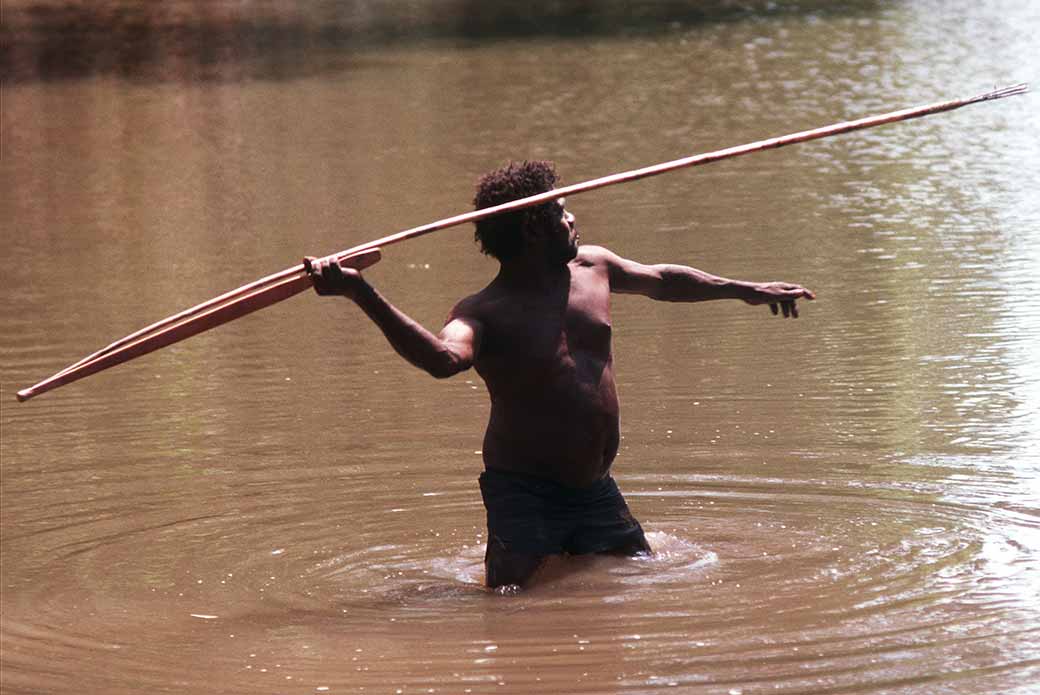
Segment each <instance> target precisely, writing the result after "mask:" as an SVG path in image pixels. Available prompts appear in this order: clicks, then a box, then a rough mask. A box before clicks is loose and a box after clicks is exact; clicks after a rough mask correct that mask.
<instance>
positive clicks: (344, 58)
mask: <svg viewBox="0 0 1040 695" xmlns="http://www.w3.org/2000/svg"><path fill="white" fill-rule="evenodd" d="M955 5H956V7H955V8H951V6H950V5H949V3H938V2H932V1H930V0H924V1H923V2H917V3H912V4H911V3H899V2H876V3H866V2H864V3H838V4H833V5H831V4H829V7H831V8H832V9H827V8H824V7H823V6H822V5H821V4H817V3H801V4H798V5H792V4H789V3H780V4H778V5H777V6H776V7H772V6H764V5H763V6H758V5H755V4H740V3H718V4H711V5H700V4H698V5H696V6H695V7H694V6H693V5H691V6H690V7H687V6H686V4H679V3H646V4H636V5H632V6H630V5H626V6H625V8H622V7H621V6H620V5H618V4H614V3H603V4H599V5H597V7H596V9H595V11H590V13H589V14H586V13H584V12H580V13H579V12H577V10H576V9H575V7H576V6H575V5H571V4H568V3H554V4H552V5H548V4H545V5H543V4H538V3H536V4H534V5H531V6H530V9H527V7H528V6H526V5H525V6H523V7H521V6H519V5H515V6H505V8H504V9H496V10H494V11H491V10H488V9H487V8H484V7H483V6H481V7H480V8H474V7H472V6H469V5H466V4H464V3H461V2H460V3H457V4H452V5H450V7H448V8H445V6H443V5H438V6H437V8H434V7H433V6H432V5H429V6H428V5H426V4H422V3H403V4H393V5H390V4H387V5H386V6H385V7H384V6H382V5H378V6H377V5H374V4H366V3H351V4H349V5H348V4H341V3H322V2H317V3H310V4H299V5H292V6H290V5H286V4H283V3H205V4H200V3H181V2H178V3H161V4H155V3H152V4H142V5H138V4H133V6H132V7H131V6H130V4H125V5H124V4H121V3H104V4H95V5H83V4H71V3H44V2H37V3H34V4H30V3H26V2H19V3H5V7H4V29H3V32H4V48H3V51H4V53H3V56H4V57H3V66H4V68H3V69H4V71H5V79H4V92H3V100H2V111H3V113H2V116H3V118H2V124H0V128H2V132H0V137H2V143H3V169H2V172H3V185H2V186H0V213H2V218H3V219H4V220H5V224H4V227H3V232H2V235H3V237H2V241H3V248H4V264H3V267H4V283H3V289H2V292H3V301H2V302H0V326H2V330H0V369H2V378H0V382H2V384H0V418H2V438H0V446H2V450H0V453H2V460H3V470H2V477H0V494H2V504H0V522H2V526H3V535H2V539H0V548H2V553H3V562H2V564H0V584H2V588H3V594H2V599H0V600H2V608H3V610H2V622H0V640H2V660H3V666H2V667H3V690H4V693H5V694H6V693H8V692H10V693H39V692H46V693H84V692H87V693H106V694H108V693H139V692H143V691H156V692H191V693H216V692H220V693H315V692H329V693H341V692H373V691H375V692H387V691H390V692H394V691H400V692H420V691H421V692H429V691H431V690H433V691H437V692H492V691H493V692H496V693H502V692H564V691H567V692H570V691H576V692H633V693H649V692H656V691H659V690H669V689H670V690H672V691H676V692H689V693H705V694H707V693H745V694H747V695H750V694H751V693H766V692H769V693H773V692H792V693H795V692H796V693H808V692H812V693H838V692H842V693H845V692H862V693H890V692H914V693H933V692H943V693H972V694H982V693H991V692H1002V693H1014V694H1018V695H1024V694H1025V693H1032V692H1035V689H1036V683H1037V682H1040V630H1038V628H1037V625H1040V611H1038V610H1037V607H1036V606H1037V604H1038V602H1037V597H1038V595H1040V562H1038V560H1040V502H1038V500H1040V487H1038V481H1040V458H1038V456H1037V453H1036V452H1037V450H1038V447H1040V438H1038V434H1037V429H1036V427H1035V423H1036V421H1037V419H1038V417H1040V375H1038V373H1037V370H1036V364H1037V358H1038V354H1037V347H1036V346H1037V345H1040V310H1038V309H1037V307H1038V306H1040V305H1038V304H1037V302H1036V301H1035V297H1034V296H1033V290H1032V287H1033V285H1034V284H1035V283H1033V277H1034V276H1035V274H1036V269H1037V268H1038V267H1040V234H1038V231H1037V230H1040V198H1037V196H1036V194H1035V192H1036V190H1037V189H1038V188H1040V178H1038V177H1040V166H1038V163H1040V117H1038V111H1037V109H1036V108H1035V97H1034V96H1027V97H1024V98H1017V99H1013V100H1006V101H1005V102H998V103H997V104H991V105H984V106H978V107H972V108H970V109H964V110H961V111H958V112H955V113H952V114H947V115H944V116H939V117H934V118H930V119H925V120H922V121H917V122H915V123H913V124H902V125H898V126H892V127H888V128H883V129H877V130H871V131H866V132H863V133H861V134H859V135H855V136H850V137H847V138H837V139H833V140H826V141H821V142H818V143H815V144H813V145H807V146H803V147H800V148H792V149H788V150H781V151H777V152H772V153H767V154H762V155H757V156H756V157H757V158H755V157H752V158H744V159H740V160H734V161H731V162H727V163H720V164H718V165H712V167H705V168H703V169H700V170H697V171H695V172H687V173H680V174H675V175H672V176H669V177H661V178H658V179H655V180H654V181H653V182H652V183H649V182H644V183H639V184H633V185H631V186H626V187H620V188H616V189H611V193H610V194H603V193H600V194H596V195H592V194H589V195H588V196H587V197H586V196H581V197H576V198H575V199H574V200H571V201H569V207H570V208H572V209H573V211H574V212H575V213H576V214H577V215H578V223H579V226H580V228H581V230H582V237H583V239H587V240H589V242H590V243H604V244H607V245H609V246H611V247H612V248H614V249H615V250H617V251H618V252H620V253H622V254H625V255H628V256H631V257H634V258H637V259H640V260H645V261H665V260H667V261H684V262H688V263H692V264H694V265H698V266H700V267H704V268H705V269H708V270H713V271H715V272H718V273H721V274H726V275H730V276H739V277H749V278H755V279H774V278H777V279H781V278H782V279H790V280H793V281H798V282H804V283H805V284H807V285H808V286H810V287H812V288H813V289H815V290H817V291H818V292H819V297H820V299H819V300H818V301H817V302H815V303H813V304H811V305H808V306H806V307H805V309H804V311H803V317H802V318H801V319H799V321H797V322H794V321H788V322H784V321H777V320H770V317H769V316H768V313H767V312H758V311H755V310H753V309H751V308H748V307H744V306H736V305H727V304H725V303H717V304H711V303H709V304H704V305H696V306H682V305H673V304H660V303H652V302H649V301H641V300H639V299H637V298H632V297H618V298H616V301H615V303H614V306H613V312H614V316H613V319H614V321H613V323H614V329H615V334H616V352H617V354H616V357H617V363H618V380H619V386H620V389H621V396H622V399H623V405H622V411H623V421H622V430H623V436H624V439H623V441H622V447H621V454H620V456H619V459H618V462H617V465H616V475H617V478H618V480H619V484H620V485H621V486H622V488H623V489H624V490H625V492H626V496H627V498H628V500H629V503H630V505H631V507H632V509H633V511H634V512H635V514H636V515H637V516H638V517H639V518H640V519H641V520H642V521H643V523H644V526H645V527H646V528H647V531H648V533H649V537H650V540H651V541H652V543H653V545H654V547H655V548H656V550H657V554H656V555H655V556H654V557H652V558H645V559H637V560H617V559H602V558H600V559H592V560H590V559H587V558H570V559H568V560H566V561H561V562H559V563H556V564H555V565H554V566H553V567H550V568H549V570H548V572H547V575H546V576H545V577H544V580H545V581H544V583H543V584H542V585H541V586H540V587H538V588H536V589H534V590H532V591H530V592H526V593H523V594H519V595H514V596H496V595H493V594H491V593H489V592H487V591H485V590H484V589H483V588H482V586H481V584H482V580H483V571H482V566H481V564H482V555H483V541H484V533H485V531H484V518H483V510H482V507H481V504H480V497H479V492H478V490H477V486H476V477H477V474H478V472H479V467H480V456H479V454H478V453H477V450H478V449H479V447H480V438H481V433H482V427H483V425H484V420H485V418H486V417H487V403H486V396H485V393H484V390H483V387H482V386H481V384H480V383H479V380H478V379H477V377H476V376H475V375H461V376H460V377H457V378H455V379H451V380H448V381H444V382H433V381H432V380H429V379H428V378H426V377H425V376H423V375H421V374H418V373H416V372H415V371H414V370H412V369H411V368H409V367H408V366H407V365H405V364H403V363H402V361H401V360H399V358H397V357H396V355H394V354H392V352H391V351H390V350H389V349H388V348H387V346H386V344H385V341H384V340H383V338H382V337H381V336H380V335H379V334H378V332H377V331H375V329H373V328H372V327H371V326H369V325H368V324H367V323H366V322H364V321H363V320H361V318H360V317H359V315H358V314H357V312H355V311H353V310H352V309H351V308H350V307H349V306H346V305H344V303H337V302H335V301H319V300H317V299H314V298H313V297H311V296H309V295H307V296H303V297H299V298H297V299H294V300H292V301H290V302H286V303H285V304H283V305H279V306H278V307H275V308H272V309H269V310H266V311H264V312H260V313H259V314H257V315H255V316H251V317H249V318H247V319H243V320H241V321H237V322H235V323H233V324H230V325H228V326H225V327H223V328H221V329H220V330H219V331H214V332H212V333H210V334H206V335H203V336H199V337H198V338H194V339H192V340H191V341H187V342H185V343H182V344H180V345H177V346H175V347H174V348H171V349H168V350H163V351H161V352H159V353H156V354H154V355H151V356H148V357H146V358H142V359H141V360H138V361H135V362H134V363H132V364H128V365H124V366H122V367H119V368H117V369H114V370H111V371H109V372H106V373H104V374H100V375H96V376H94V377H91V378H89V379H86V380H84V381H82V382H79V383H77V384H73V385H70V386H68V387H65V388H63V389H61V390H60V391H56V392H54V393H51V394H47V395H45V396H42V397H41V398H39V399H36V400H33V401H31V402H29V403H26V404H22V405H18V404H15V403H14V398H13V394H14V391H15V390H16V389H17V388H20V387H22V386H25V385H27V384H29V383H32V382H34V381H36V380H38V379H39V378H40V377H42V376H44V375H46V374H49V373H52V372H53V371H54V370H55V369H58V368H60V367H61V366H62V365H64V364H67V363H69V362H70V361H73V360H75V359H77V358H79V357H80V356H82V355H83V354H86V353H87V352H89V351H90V350H93V349H95V348H97V347H99V346H101V345H104V344H107V343H108V342H110V341H111V340H112V339H114V338H116V337H118V336H119V335H122V334H125V333H127V332H129V331H131V330H134V329H136V328H139V327H140V326H141V325H144V324H146V323H148V322H150V321H152V320H155V319H157V318H159V317H161V316H164V315H167V314H170V313H172V312H174V311H177V310H179V309H182V308H184V307H185V306H188V305H190V304H193V303H195V302H198V301H201V300H203V299H206V298H207V297H210V296H213V295H216V294H218V293H220V292H222V291H225V290H227V289H229V288H231V287H234V286H237V285H239V284H241V283H243V282H246V281H249V280H252V279H254V278H255V277H259V276H261V275H264V274H267V273H269V272H272V271H275V270H278V269H280V268H283V267H286V266H288V265H291V264H293V263H295V262H296V261H297V260H298V258H299V257H300V256H302V255H303V254H306V253H328V252H331V251H334V250H338V249H342V248H346V247H348V246H350V245H351V244H353V243H357V242H360V241H364V240H367V239H371V238H375V237H377V236H381V235H383V234H386V233H390V232H393V231H395V230H397V229H401V228H406V227H409V226H413V225H415V224H419V223H422V222H425V221H429V220H431V219H435V218H439V217H442V216H445V215H447V214H451V213H454V212H458V211H460V210H462V209H464V208H465V207H466V204H467V201H468V200H469V199H470V198H471V195H472V191H471V186H472V182H473V180H474V179H475V177H476V176H477V175H478V174H479V173H481V172H482V171H484V170H487V169H488V168H490V167H492V166H495V165H497V164H500V163H501V162H502V161H503V160H505V159H507V158H510V157H523V156H527V157H549V158H553V159H556V160H557V162H558V164H559V168H560V170H561V172H562V173H563V175H564V177H565V178H566V182H575V181H579V180H583V179H586V178H591V177H593V176H597V175H602V174H605V173H608V172H611V171H617V170H622V169H628V168H632V167H634V166H638V165H643V164H648V163H651V162H656V161H662V160H665V159H671V158H674V157H676V156H680V155H682V154H688V153H692V152H696V151H705V150H709V149H716V148H718V147H722V146H726V145H733V144H738V143H740V142H747V141H751V140H756V139H760V138H762V137H765V136H768V135H775V134H780V133H784V132H790V131H794V130H798V129H802V128H806V127H811V126H816V125H822V124H824V123H827V122H832V121H837V120H842V119H845V118H849V117H853V116H857V115H865V114H867V113H871V112H877V111H883V110H889V109H892V108H896V107H899V106H906V105H912V104H917V103H922V102H928V101H932V100H935V99H938V98H942V97H944V96H954V95H961V94H964V93H971V92H976V91H981V90H983V89H985V88H987V87H989V86H991V85H993V84H1000V83H1008V82H1015V81H1019V80H1021V79H1028V78H1029V75H1030V74H1036V73H1037V68H1038V67H1040V65H1038V63H1037V56H1036V52H1035V46H1034V43H1035V35H1036V30H1037V29H1038V28H1040V17H1038V15H1037V9H1036V7H1035V6H1034V5H1035V3H1031V2H1028V0H998V1H997V2H994V3H986V4H985V6H978V4H972V3H967V2H963V3H955ZM88 7H89V8H90V9H89V10H88V9H86V8H88ZM463 7H465V8H466V11H465V12H463V11H462V10H461V9H459V8H463ZM629 7H633V8H635V9H633V10H632V12H634V13H635V16H634V17H633V18H631V19H630V18H629V17H628V15H627V14H626V13H627V12H628V11H629V10H628V9H626V8H629ZM705 7H707V8H708V9H704V8H705ZM691 8H692V9H691ZM370 9H371V10H372V14H371V15H368V14H365V12H367V11H368V10H370ZM435 9H436V11H435ZM375 10H378V12H377V11H375ZM441 10H443V12H442V11H441ZM449 10H450V11H449ZM701 11H703V13H704V15H703V17H701V20H700V21H697V17H698V14H697V13H698V12H701ZM185 12H187V13H188V14H187V15H185V14H184V13H185ZM395 13H399V14H400V15H401V16H405V17H408V18H410V19H408V20H407V21H405V20H401V21H400V22H398V20H397V19H396V18H397V17H398V14H395ZM509 13H528V14H527V15H525V16H530V17H534V18H535V19H537V21H532V22H531V23H529V24H524V23H523V22H520V21H519V20H517V22H516V23H515V26H512V27H511V31H512V33H513V34H514V35H513V36H512V37H510V38H509V39H508V40H505V39H503V37H502V36H501V35H498V36H495V37H493V39H492V38H491V37H490V36H489V35H488V40H470V39H471V38H472V36H471V35H470V33H468V32H469V29H467V27H469V28H472V27H477V29H476V30H474V31H473V34H474V35H484V34H482V32H483V31H484V30H483V29H480V27H481V26H483V25H482V23H485V22H486V23H488V24H489V25H495V26H498V25H499V24H501V23H502V21H503V18H510V22H508V23H512V19H511V15H510V14H509ZM571 13H573V14H571ZM153 15H155V16H153ZM470 15H472V16H470ZM183 17H190V18H191V21H187V20H185V19H183ZM381 17H382V18H384V19H385V18H394V19H393V22H391V21H390V19H386V22H387V28H384V29H379V28H378V27H379V26H380V25H379V21H382V20H380V19H379V18H381ZM676 17H679V19H678V20H676V19H675V18H676ZM146 20H147V21H146ZM409 22H411V23H409ZM676 22H678V23H676ZM142 24H146V25H148V27H150V28H149V29H148V31H143V30H141V31H139V29H138V28H139V26H140V25H142ZM29 25H31V27H32V28H26V27H27V26H29ZM534 25H538V27H539V29H537V30H536V29H534V28H532V27H533V26H534ZM211 26H212V27H217V28H216V29H213V30H212V31H210V30H209V29H205V27H211ZM330 26H331V27H333V28H332V29H328V30H326V29H324V28H322V27H330ZM54 27H59V28H61V30H60V31H57V30H55V33H53V34H52V33H51V32H52V30H53V29H54ZM62 27H64V28H62ZM103 27H106V28H108V32H107V34H110V35H106V31H105V29H103ZM171 27H172V28H171ZM177 27H180V28H177ZM372 27H376V28H375V29H372ZM395 27H396V28H395ZM525 27H526V28H525ZM568 27H570V29H568ZM149 32H151V33H149ZM207 32H210V33H207ZM323 32H325V33H323ZM394 32H396V33H394ZM12 36H14V37H15V39H16V40H13V41H8V38H9V37H12ZM70 36H71V37H72V40H70ZM362 36H363V37H365V40H360V39H359V43H358V44H355V43H354V39H355V38H356V37H362ZM546 36H549V37H550V39H549V40H546V38H545V37H546ZM52 37H60V40H59V38H52ZM431 38H432V39H434V40H429V39H431ZM390 39H392V40H390ZM366 41H367V43H366ZM124 45H125V46H126V48H121V47H120V46H124ZM8 77H10V78H11V79H8ZM54 78H62V79H54ZM64 78H77V79H64ZM492 271H493V268H492V265H491V264H490V262H488V261H487V260H486V259H483V258H481V257H480V255H479V254H478V253H477V252H476V250H475V249H474V247H473V245H472V242H471V239H470V233H469V230H459V231H456V232H444V233H443V234H441V235H435V236H434V237H427V238H425V239H422V240H417V241H415V242H412V243H410V244H405V245H400V246H395V247H393V249H392V250H389V252H388V253H387V256H386V259H385V260H384V261H383V263H381V264H380V265H378V266H376V267H374V268H372V269H371V270H370V271H367V273H366V274H367V275H368V277H370V278H371V279H372V280H373V282H375V283H376V284H377V285H378V286H379V287H380V288H381V289H382V290H383V291H384V292H385V293H386V294H387V295H388V296H389V297H391V298H392V299H394V300H396V301H398V302H399V303H400V304H401V305H402V307H403V308H405V309H406V310H408V311H409V312H411V313H412V314H413V315H415V316H416V317H417V318H418V319H420V320H421V321H422V322H423V323H425V324H426V325H427V326H430V327H434V326H436V325H438V323H439V322H440V321H441V320H442V319H443V317H444V315H445V313H446V311H447V310H448V309H449V308H450V306H451V305H452V304H453V302H454V301H456V300H457V299H458V298H459V297H460V296H462V295H463V294H465V293H467V292H471V291H473V290H474V289H477V288H479V287H480V286H481V285H482V284H483V283H485V282H487V280H488V279H489V277H490V276H491V274H492Z"/></svg>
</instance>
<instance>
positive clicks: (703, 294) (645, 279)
mask: <svg viewBox="0 0 1040 695" xmlns="http://www.w3.org/2000/svg"><path fill="white" fill-rule="evenodd" d="M590 251H591V252H592V254H593V255H594V256H598V257H599V258H600V259H601V260H602V262H604V263H605V264H606V266H607V269H608V272H609V273H610V289H611V291H613V292H620V293H626V294H640V295H643V296H645V297H650V298H652V299H657V300H661V301H666V302H702V301H707V300H709V299H740V300H742V301H744V302H747V303H748V304H768V305H769V308H770V309H771V310H772V311H773V314H774V315H776V314H779V313H780V312H781V311H783V314H784V316H785V317H788V316H791V317H794V318H798V307H797V305H796V304H795V302H796V301H797V300H799V299H816V295H815V294H814V293H813V292H812V290H809V289H807V288H805V287H802V286H801V285H795V284H792V283H788V282H748V281H744V280H730V279H729V278H724V277H719V276H718V275H712V274H711V273H706V272H704V271H703V270H697V269H696V268H691V267H689V266H685V265H673V264H669V263H661V264H657V265H645V264H643V263H637V262H636V261H632V260H629V259H627V258H622V257H621V256H618V255H617V254H616V253H614V252H612V251H609V250H607V249H604V248H594V249H590Z"/></svg>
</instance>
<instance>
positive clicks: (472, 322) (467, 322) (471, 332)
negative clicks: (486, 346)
mask: <svg viewBox="0 0 1040 695" xmlns="http://www.w3.org/2000/svg"><path fill="white" fill-rule="evenodd" d="M482 334H483V327H482V325H481V323H480V322H479V321H477V320H476V319H474V318H471V317H468V316H450V317H448V323H447V324H445V326H444V328H443V329H441V334H440V336H439V337H440V339H441V342H443V343H444V346H445V347H446V348H448V349H449V350H450V351H451V352H452V353H453V354H454V355H455V357H456V358H457V359H458V360H459V362H460V363H461V364H460V366H462V368H463V369H468V368H469V367H470V365H472V364H473V361H474V360H475V359H476V358H477V355H478V354H479V352H480V340H481V336H482Z"/></svg>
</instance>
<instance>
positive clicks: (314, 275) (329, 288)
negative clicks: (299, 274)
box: [303, 256, 364, 299]
mask: <svg viewBox="0 0 1040 695" xmlns="http://www.w3.org/2000/svg"><path fill="white" fill-rule="evenodd" d="M303 264H304V265H305V266H306V267H307V274H308V275H310V278H311V282H312V283H314V291H315V292H317V293H318V294H320V295H322V296H323V297H327V296H330V295H341V296H343V297H348V298H350V299H353V298H354V297H356V296H357V292H358V289H359V288H360V287H361V286H362V284H363V283H364V279H362V277H361V273H359V272H358V271H357V270H355V269H354V268H349V267H347V268H344V267H342V266H341V265H340V264H339V263H338V262H337V261H336V259H335V258H332V257H326V258H314V257H312V256H307V257H306V258H304V259H303Z"/></svg>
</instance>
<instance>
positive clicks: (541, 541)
mask: <svg viewBox="0 0 1040 695" xmlns="http://www.w3.org/2000/svg"><path fill="white" fill-rule="evenodd" d="M480 494H481V495H482V496H483V498H484V507H485V509H487V524H488V547H489V548H490V547H491V545H492V544H494V545H498V546H501V547H502V548H503V549H504V550H506V551H508V552H511V553H524V554H528V555H558V554H561V553H569V554H571V555H584V554H586V553H622V554H626V555H634V554H637V553H641V552H647V553H648V552H650V546H649V544H648V543H647V542H646V537H645V536H644V535H643V528H642V527H641V526H640V525H639V522H638V521H636V520H635V518H633V517H632V513H631V512H629V511H628V505H627V504H625V499H624V498H623V497H622V496H621V491H620V490H619V489H618V486H617V483H615V482H614V479H613V478H611V477H609V476H608V477H606V478H604V479H603V480H600V481H598V482H596V483H593V484H592V485H590V486H588V487H584V488H573V487H568V486H566V485H561V484H560V483H557V482H553V481H551V480H547V479H545V478H539V477H537V476H531V475H523V474H520V473H506V472H503V471H497V470H485V471H484V472H483V473H481V474H480Z"/></svg>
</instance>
